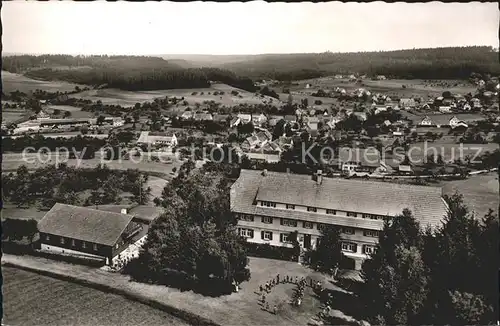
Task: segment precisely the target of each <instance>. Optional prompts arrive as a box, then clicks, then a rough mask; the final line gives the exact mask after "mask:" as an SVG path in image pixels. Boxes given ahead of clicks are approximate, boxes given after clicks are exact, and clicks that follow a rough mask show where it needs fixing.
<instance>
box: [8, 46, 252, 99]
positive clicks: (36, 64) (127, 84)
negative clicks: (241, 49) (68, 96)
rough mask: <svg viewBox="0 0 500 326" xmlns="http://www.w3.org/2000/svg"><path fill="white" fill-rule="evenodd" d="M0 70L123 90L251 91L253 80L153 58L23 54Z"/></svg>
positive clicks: (38, 77)
mask: <svg viewBox="0 0 500 326" xmlns="http://www.w3.org/2000/svg"><path fill="white" fill-rule="evenodd" d="M2 69H3V70H6V71H9V72H12V73H22V74H24V75H25V76H27V77H30V78H35V79H42V80H63V81H67V82H72V83H77V84H84V85H93V86H106V87H112V88H119V89H123V90H130V91H138V90H159V89H175V88H204V87H210V81H219V82H222V83H225V84H228V85H230V86H233V87H237V88H240V89H244V90H247V91H250V92H254V91H256V90H257V89H256V87H254V84H253V81H252V80H251V79H249V78H242V77H239V76H237V75H236V74H234V73H233V72H231V71H228V70H224V69H219V68H188V69H184V68H182V67H181V66H179V65H177V64H175V63H171V62H169V61H167V60H164V59H161V58H156V57H143V56H106V55H101V56H70V55H41V56H32V55H22V56H9V57H3V58H2Z"/></svg>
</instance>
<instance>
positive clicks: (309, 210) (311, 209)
mask: <svg viewBox="0 0 500 326" xmlns="http://www.w3.org/2000/svg"><path fill="white" fill-rule="evenodd" d="M307 211H308V212H316V211H317V209H316V207H307Z"/></svg>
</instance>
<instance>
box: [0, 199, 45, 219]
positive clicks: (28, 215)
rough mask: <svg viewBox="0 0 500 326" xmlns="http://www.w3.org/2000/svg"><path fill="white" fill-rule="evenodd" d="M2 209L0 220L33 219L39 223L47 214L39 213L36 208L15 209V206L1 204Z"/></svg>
mask: <svg viewBox="0 0 500 326" xmlns="http://www.w3.org/2000/svg"><path fill="white" fill-rule="evenodd" d="M3 205H4V206H3V207H2V213H1V214H2V220H5V219H7V218H11V219H34V220H36V221H39V220H41V219H42V217H44V215H45V214H46V213H47V212H46V211H41V210H39V209H38V208H36V207H30V208H17V207H16V206H15V205H9V204H6V203H3Z"/></svg>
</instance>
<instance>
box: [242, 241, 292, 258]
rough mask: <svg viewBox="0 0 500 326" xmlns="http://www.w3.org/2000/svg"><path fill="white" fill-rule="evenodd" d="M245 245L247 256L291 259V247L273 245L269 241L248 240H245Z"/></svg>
mask: <svg viewBox="0 0 500 326" xmlns="http://www.w3.org/2000/svg"><path fill="white" fill-rule="evenodd" d="M245 246H246V249H247V252H248V255H249V256H254V257H262V258H270V259H279V260H287V261H293V256H294V249H293V248H286V247H274V246H271V245H270V244H269V243H266V244H258V243H250V242H247V243H246V244H245Z"/></svg>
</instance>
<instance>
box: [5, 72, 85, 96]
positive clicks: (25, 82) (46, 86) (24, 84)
mask: <svg viewBox="0 0 500 326" xmlns="http://www.w3.org/2000/svg"><path fill="white" fill-rule="evenodd" d="M75 86H79V87H81V88H83V87H84V86H82V85H77V84H72V83H67V82H63V81H44V80H36V79H31V78H28V77H25V76H23V75H20V74H13V73H10V72H8V71H3V70H2V87H3V92H4V93H5V94H8V93H10V92H13V91H16V90H18V91H21V92H24V93H29V92H34V91H35V90H36V89H41V90H44V91H47V92H56V91H60V92H66V91H73V90H75Z"/></svg>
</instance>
